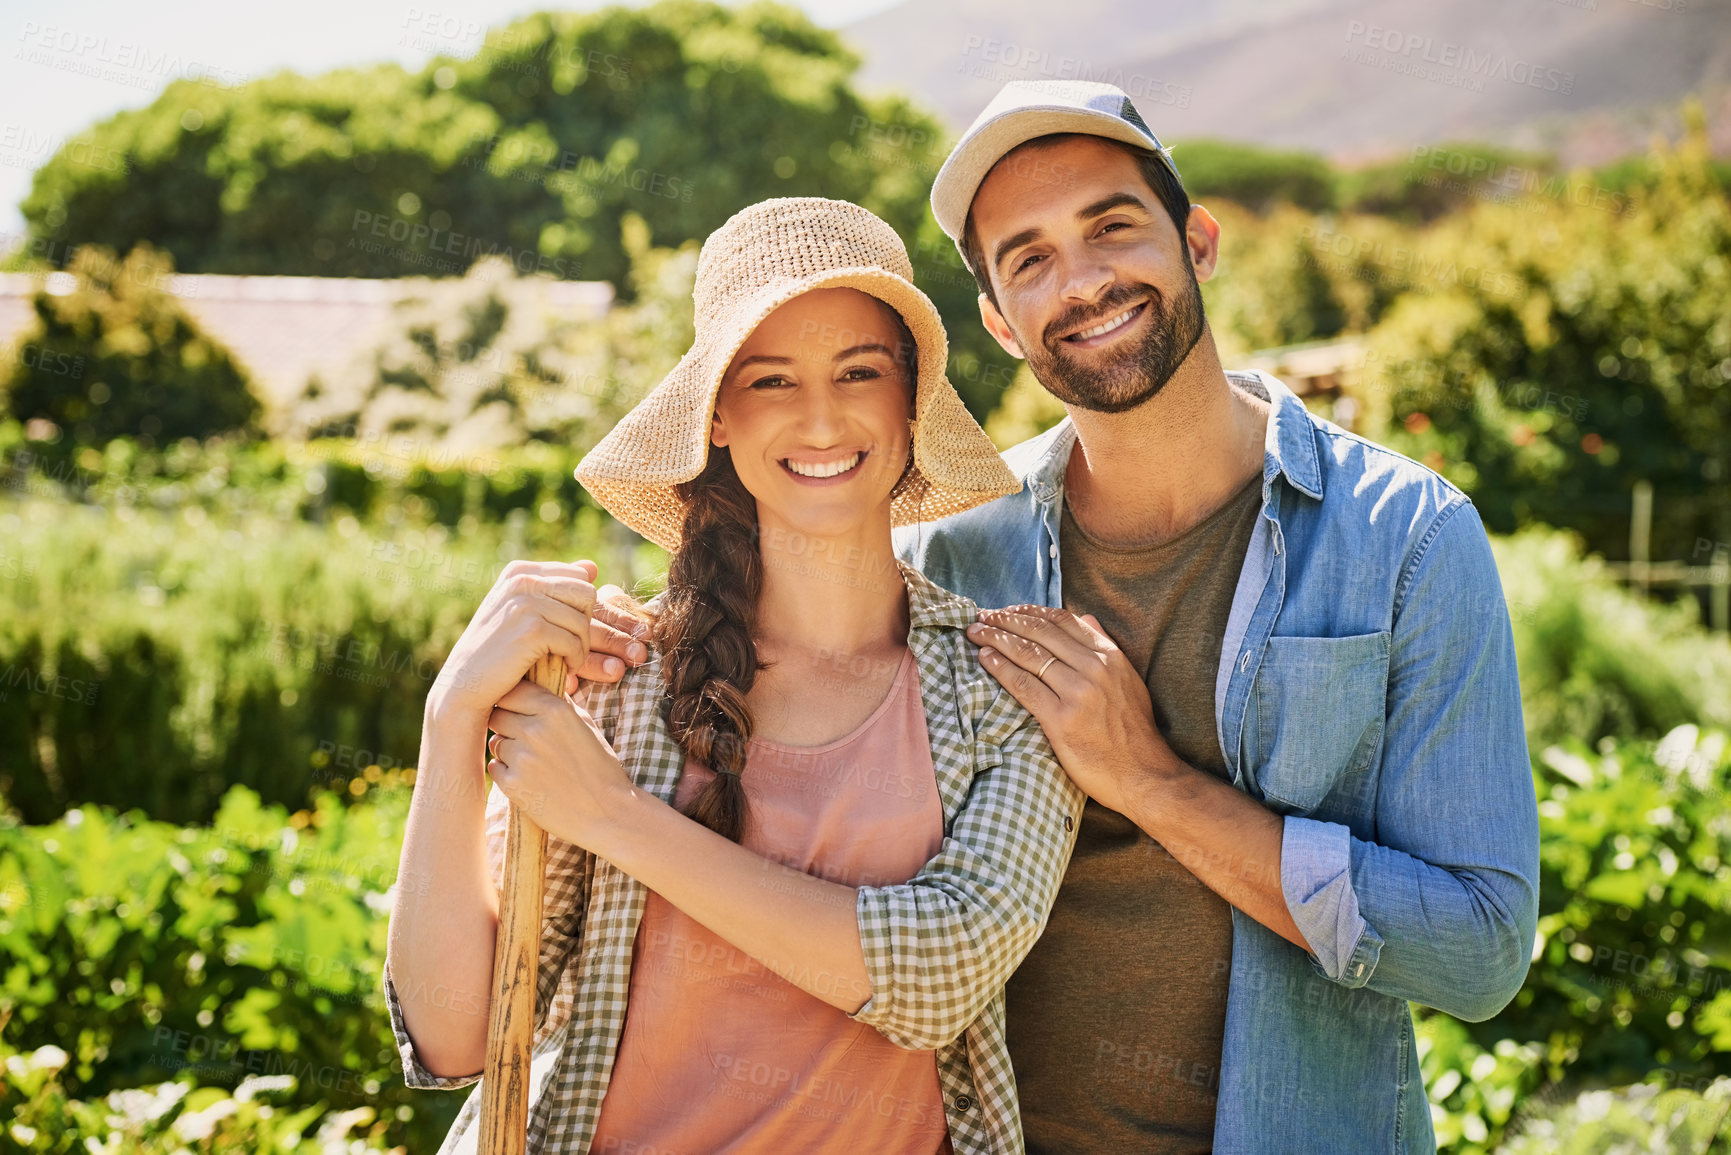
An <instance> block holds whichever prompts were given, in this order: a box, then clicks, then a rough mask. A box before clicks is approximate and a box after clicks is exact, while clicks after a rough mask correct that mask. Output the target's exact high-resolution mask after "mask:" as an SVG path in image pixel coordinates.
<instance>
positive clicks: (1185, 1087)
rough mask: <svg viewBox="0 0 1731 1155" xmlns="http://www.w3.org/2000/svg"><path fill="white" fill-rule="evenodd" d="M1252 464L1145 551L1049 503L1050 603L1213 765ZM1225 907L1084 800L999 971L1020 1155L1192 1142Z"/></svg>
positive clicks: (1208, 1094)
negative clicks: (1055, 545) (1104, 638)
mask: <svg viewBox="0 0 1731 1155" xmlns="http://www.w3.org/2000/svg"><path fill="white" fill-rule="evenodd" d="M1261 496H1262V478H1261V476H1260V475H1258V476H1256V477H1254V478H1252V479H1251V480H1250V482H1249V483H1247V484H1246V485H1245V486H1244V488H1243V489H1241V490H1239V492H1238V493H1236V494H1234V495H1233V496H1232V497H1231V498H1229V499H1227V501H1226V503H1225V504H1224V505H1222V506H1221V507H1220V508H1219V509H1217V510H1215V511H1214V512H1213V513H1211V514H1209V515H1208V516H1207V517H1206V518H1204V519H1203V520H1202V521H1201V522H1199V523H1198V524H1196V525H1195V526H1192V527H1191V528H1190V529H1188V530H1186V531H1185V532H1184V533H1182V534H1180V535H1179V536H1177V537H1175V538H1172V539H1170V540H1168V541H1164V542H1161V543H1159V544H1158V545H1154V546H1151V547H1147V548H1137V549H1117V548H1113V547H1110V546H1106V545H1102V544H1100V543H1098V542H1095V541H1092V540H1090V539H1089V538H1088V537H1087V536H1086V535H1085V534H1084V533H1083V531H1082V529H1081V527H1080V526H1079V525H1078V524H1077V523H1076V520H1075V518H1074V517H1072V516H1071V513H1070V509H1069V505H1068V503H1066V504H1065V508H1064V515H1063V523H1062V526H1061V529H1060V537H1059V550H1060V556H1061V557H1062V558H1063V589H1064V605H1065V607H1066V608H1068V609H1071V610H1073V611H1075V612H1077V613H1091V614H1093V615H1094V616H1095V618H1097V619H1098V620H1099V622H1100V625H1101V626H1102V627H1104V628H1105V630H1106V632H1107V633H1108V634H1109V635H1111V637H1112V639H1113V640H1114V641H1115V642H1117V643H1118V646H1119V647H1120V648H1121V649H1122V650H1123V651H1124V653H1125V654H1126V656H1128V657H1129V659H1130V662H1131V664H1132V665H1134V666H1135V667H1136V669H1138V670H1140V671H1142V673H1143V676H1144V679H1145V680H1146V682H1147V684H1148V690H1149V695H1150V697H1151V698H1152V699H1153V702H1154V721H1155V724H1156V725H1157V726H1158V727H1159V729H1160V732H1161V734H1162V735H1164V736H1165V738H1166V741H1167V742H1168V743H1169V744H1170V745H1171V747H1172V750H1173V752H1174V753H1176V754H1177V755H1178V757H1180V758H1182V759H1183V760H1184V761H1185V762H1187V763H1188V764H1190V765H1191V766H1194V767H1196V768H1198V769H1200V770H1203V771H1205V772H1207V773H1209V774H1213V775H1215V776H1216V777H1219V778H1225V777H1226V767H1225V764H1224V761H1223V759H1222V757H1221V753H1220V741H1219V738H1218V736H1217V732H1216V729H1215V723H1214V681H1215V672H1216V671H1217V670H1218V668H1219V664H1220V647H1221V639H1222V637H1223V636H1224V635H1225V632H1226V619H1227V617H1228V615H1229V614H1230V612H1231V608H1232V595H1233V592H1234V590H1235V589H1236V588H1237V584H1238V574H1239V570H1240V569H1241V568H1242V566H1243V562H1244V552H1245V549H1246V547H1247V546H1248V545H1249V542H1250V533H1251V530H1252V529H1253V528H1254V526H1255V523H1256V517H1257V514H1258V513H1259V511H1260V509H1261ZM1231 963H1232V915H1231V908H1230V907H1229V906H1228V905H1227V904H1226V901H1225V900H1224V899H1222V898H1221V897H1220V896H1219V895H1217V894H1215V893H1214V892H1213V891H1212V890H1209V889H1208V888H1207V887H1205V886H1203V885H1202V883H1201V882H1199V881H1198V880H1197V879H1196V876H1195V875H1193V874H1191V873H1190V871H1188V870H1187V869H1185V868H1184V866H1183V865H1182V864H1181V863H1179V862H1178V860H1177V859H1175V858H1174V857H1173V856H1172V855H1171V854H1169V853H1167V851H1166V850H1165V848H1164V847H1162V846H1161V845H1160V844H1159V843H1158V842H1155V841H1154V840H1153V839H1152V838H1150V837H1148V835H1146V834H1144V833H1143V832H1142V831H1141V830H1140V829H1139V828H1138V827H1136V826H1135V825H1134V824H1133V823H1132V822H1131V821H1130V820H1129V819H1127V818H1125V817H1124V816H1123V815H1121V814H1119V813H1117V812H1116V811H1113V810H1108V809H1107V808H1105V807H1104V806H1101V805H1100V804H1099V803H1098V802H1095V801H1093V800H1092V799H1090V800H1089V801H1088V805H1087V809H1086V810H1085V811H1084V813H1083V816H1082V828H1081V830H1080V831H1079V832H1078V834H1077V839H1076V852H1075V856H1074V857H1073V858H1072V859H1071V861H1070V868H1069V870H1068V872H1067V873H1066V874H1065V876H1064V884H1063V887H1062V889H1061V890H1060V891H1059V893H1058V900H1057V903H1056V904H1055V905H1054V907H1053V908H1052V915H1051V920H1050V922H1048V924H1047V926H1046V931H1045V933H1044V934H1043V935H1042V936H1041V937H1040V940H1039V941H1038V942H1037V943H1035V944H1034V949H1033V951H1032V952H1031V953H1029V955H1028V957H1027V960H1026V961H1025V962H1023V963H1022V965H1021V967H1020V968H1019V969H1018V970H1017V971H1016V973H1015V974H1014V975H1013V976H1012V977H1011V979H1010V983H1009V987H1008V991H1007V1005H1006V1010H1005V1018H1006V1026H1007V1029H1008V1036H1009V1044H1010V1057H1011V1059H1012V1061H1013V1062H1014V1064H1015V1071H1016V1083H1017V1087H1018V1089H1019V1093H1020V1096H1021V1102H1022V1118H1023V1125H1024V1127H1025V1129H1026V1131H1027V1139H1028V1151H1029V1152H1030V1153H1031V1155H1045V1153H1048V1152H1050V1153H1057V1152H1079V1151H1101V1152H1128V1151H1135V1152H1197V1151H1208V1150H1209V1149H1210V1148H1211V1146H1212V1143H1213V1137H1214V1106H1215V1098H1216V1095H1217V1093H1218V1089H1219V1082H1220V1054H1221V1043H1222V1039H1223V1037H1224V1033H1225V1026H1226V989H1227V980H1228V977H1229V975H1230V972H1231Z"/></svg>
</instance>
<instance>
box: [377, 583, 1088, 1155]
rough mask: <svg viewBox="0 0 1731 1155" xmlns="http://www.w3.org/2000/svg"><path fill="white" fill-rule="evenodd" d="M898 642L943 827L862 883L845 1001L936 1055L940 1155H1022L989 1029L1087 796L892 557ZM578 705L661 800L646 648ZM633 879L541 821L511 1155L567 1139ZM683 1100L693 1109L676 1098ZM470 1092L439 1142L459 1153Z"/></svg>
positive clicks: (948, 619)
mask: <svg viewBox="0 0 1731 1155" xmlns="http://www.w3.org/2000/svg"><path fill="white" fill-rule="evenodd" d="M897 564H898V565H899V566H900V567H901V571H902V576H903V578H904V579H905V581H906V583H907V590H908V610H909V630H908V646H909V648H910V649H912V651H913V655H914V662H915V665H916V667H917V668H918V670H919V677H920V696H921V700H922V701H923V703H924V705H925V711H926V728H927V732H928V735H929V736H930V739H931V745H932V763H933V765H934V767H935V768H936V774H937V785H938V794H939V797H940V799H941V801H942V804H943V814H944V841H943V845H942V847H941V848H940V849H939V851H938V854H937V857H935V858H933V859H932V860H931V861H930V862H928V863H926V865H925V866H924V867H922V868H921V870H920V872H919V873H918V874H916V875H915V876H914V877H913V878H911V879H909V880H908V881H907V882H905V883H902V884H900V885H896V886H867V887H862V888H860V891H859V901H858V905H857V912H858V917H859V931H860V943H861V945H862V946H863V947H864V951H865V960H866V968H867V970H868V972H869V974H870V976H871V986H872V997H871V999H870V1000H869V1001H868V1002H867V1003H866V1004H865V1005H864V1006H863V1007H861V1008H860V1009H859V1011H858V1012H857V1013H856V1014H855V1015H854V1016H853V1017H854V1018H855V1019H857V1020H858V1021H860V1022H862V1023H866V1024H868V1025H870V1026H872V1027H875V1028H876V1029H877V1030H878V1031H880V1032H881V1033H882V1034H883V1035H884V1037H885V1038H887V1039H889V1040H890V1041H891V1042H893V1043H895V1044H896V1045H897V1046H901V1047H906V1048H909V1049H911V1050H932V1051H936V1052H937V1064H938V1081H939V1084H940V1086H941V1088H942V1091H943V1098H944V1108H945V1114H946V1116H947V1118H948V1121H949V1129H950V1137H951V1141H952V1142H953V1144H954V1145H955V1149H956V1151H957V1153H958V1155H987V1153H989V1152H990V1153H1004V1152H1021V1151H1022V1150H1023V1142H1022V1125H1021V1118H1020V1115H1019V1112H1018V1109H1017V1102H1016V1080H1015V1075H1014V1074H1013V1072H1012V1071H1011V1069H1010V1055H1009V1050H1008V1048H1007V1046H1006V1044H1005V1040H1004V983H1005V981H1006V980H1007V979H1008V978H1009V977H1010V973H1011V972H1012V971H1013V970H1015V968H1016V967H1017V965H1018V964H1020V963H1021V961H1022V959H1023V957H1024V956H1026V955H1027V953H1028V950H1029V949H1030V948H1031V947H1032V946H1033V945H1034V940H1035V939H1036V938H1038V937H1039V935H1040V932H1041V931H1042V930H1043V929H1044V928H1045V925H1046V916H1047V914H1048V913H1049V912H1050V910H1051V907H1052V902H1053V900H1054V899H1055V898H1056V897H1057V894H1058V885H1059V883H1060V882H1061V881H1062V879H1063V876H1064V868H1065V866H1066V865H1067V864H1068V863H1069V859H1070V852H1071V850H1072V849H1073V848H1074V846H1075V841H1076V827H1077V826H1078V825H1079V824H1080V822H1081V817H1082V805H1083V803H1084V802H1085V801H1086V798H1085V796H1084V795H1083V793H1082V792H1081V790H1079V789H1078V788H1077V787H1076V786H1075V785H1073V784H1072V783H1071V782H1070V780H1069V778H1068V777H1067V776H1066V775H1065V774H1064V771H1063V769H1062V768H1061V767H1060V766H1059V765H1058V760H1057V758H1056V757H1055V756H1054V755H1053V753H1052V747H1051V745H1050V744H1049V743H1048V742H1047V740H1046V736H1045V734H1044V733H1043V732H1042V731H1041V730H1040V727H1039V725H1038V723H1036V722H1035V721H1034V719H1033V717H1032V715H1030V714H1029V713H1028V712H1027V711H1026V710H1025V709H1023V708H1022V706H1021V705H1020V704H1019V703H1018V702H1017V701H1016V700H1015V699H1014V698H1012V697H1011V696H1010V694H1009V693H1008V691H1006V690H1004V689H1002V688H1001V687H1000V686H999V685H998V683H997V682H996V681H995V680H993V678H992V677H991V676H990V675H989V674H987V673H986V672H985V671H984V670H983V669H981V667H980V664H979V662H978V660H977V659H976V658H975V653H976V651H975V649H974V647H973V644H972V643H970V642H969V641H968V640H967V637H966V635H965V634H964V633H963V631H964V629H965V628H966V627H967V625H968V624H969V623H970V622H972V621H973V620H974V613H975V606H974V603H973V602H971V601H969V600H968V599H966V598H963V597H960V596H958V595H956V594H953V593H950V592H949V591H948V590H945V589H942V588H940V587H939V586H936V585H934V584H933V583H932V582H931V581H929V580H928V579H927V578H926V577H925V576H924V575H922V574H921V573H920V572H919V571H917V570H915V569H912V568H910V567H908V566H907V565H905V564H903V563H900V562H898V563H897ZM588 693H589V698H588V708H589V711H590V713H591V714H592V715H593V717H594V718H595V721H596V723H597V725H599V726H600V728H601V732H602V734H603V735H604V736H605V737H606V738H607V740H608V742H610V743H611V744H612V746H613V748H614V749H615V750H616V751H618V753H619V758H620V761H621V762H622V763H623V764H624V766H625V769H626V771H627V772H628V773H629V774H630V775H631V777H632V778H633V779H634V780H635V781H636V782H637V784H638V785H640V786H642V787H643V788H645V789H647V790H650V791H652V792H654V793H655V794H656V796H658V797H660V798H661V799H663V800H665V801H668V802H671V801H672V799H673V795H674V790H675V789H676V788H677V786H678V785H679V776H680V773H681V770H682V768H683V766H684V755H683V753H682V752H681V750H680V748H679V746H678V744H677V743H676V742H674V740H673V739H672V737H671V736H670V735H669V734H668V732H667V730H666V727H665V725H664V723H663V721H662V719H661V702H662V698H663V693H662V680H661V670H660V663H659V660H658V657H657V656H655V655H651V658H650V660H649V661H648V662H646V663H644V664H643V665H642V666H639V667H637V668H636V669H634V670H631V671H629V672H627V674H626V676H625V678H624V680H623V681H621V682H620V683H619V684H617V685H604V684H599V683H597V684H594V685H591V686H590V687H589V691H588ZM508 816H509V808H508V806H507V804H506V801H505V798H504V796H503V795H502V794H501V793H500V792H499V791H498V790H496V789H495V790H492V791H490V793H489V794H488V798H487V855H488V860H489V862H490V863H491V866H492V870H493V881H494V883H495V885H500V884H501V880H502V879H503V877H504V856H505V832H506V826H507V819H508ZM648 893H649V892H648V889H647V888H646V887H644V886H643V885H642V884H641V883H639V882H637V881H636V880H635V879H633V878H630V877H629V876H627V875H625V874H623V873H621V872H620V871H619V870H618V869H616V868H615V867H614V866H613V865H612V864H610V863H608V862H606V861H604V860H600V859H597V858H596V857H595V856H594V855H592V854H589V853H588V852H586V851H583V850H579V849H577V848H576V847H574V846H572V845H571V844H570V843H567V842H563V841H561V840H559V839H557V838H554V837H553V836H551V835H549V836H548V838H547V870H546V886H545V895H544V907H543V921H542V926H541V963H540V974H539V978H538V981H537V984H536V985H537V991H536V1002H535V1045H534V1057H533V1061H532V1064H531V1066H532V1073H531V1087H530V1095H531V1106H530V1110H529V1141H528V1150H529V1152H530V1153H531V1155H540V1153H549V1155H551V1153H555V1152H557V1153H561V1155H563V1153H566V1152H585V1151H587V1150H588V1148H589V1144H590V1141H591V1139H592V1138H593V1137H594V1134H595V1122H596V1118H597V1116H598V1115H599V1113H600V1110H601V1100H602V1098H603V1097H604V1096H605V1095H606V1093H607V1081H608V1078H609V1076H610V1075H611V1073H612V1070H613V1058H614V1055H615V1054H616V1053H617V1051H618V1048H619V1037H620V1034H621V1032H622V1031H623V1029H624V1025H625V1005H626V1000H627V998H628V997H629V995H630V987H631V961H632V951H633V947H634V945H635V943H636V938H637V925H638V922H639V921H640V920H641V919H642V917H643V908H644V903H645V900H646V899H647V896H648ZM384 988H385V999H386V1002H387V1004H388V1006H389V1009H390V1015H391V1028H392V1030H393V1031H394V1032H395V1033H396V1038H397V1049H398V1052H399V1053H400V1055H401V1057H402V1062H403V1072H404V1077H405V1080H406V1082H407V1084H408V1085H409V1086H410V1087H415V1088H437V1089H447V1090H449V1089H455V1088H458V1087H467V1086H469V1085H470V1084H473V1083H478V1082H479V1081H480V1079H481V1076H480V1075H479V1074H474V1075H464V1076H459V1077H453V1078H441V1077H439V1076H437V1075H433V1074H430V1073H429V1072H428V1071H427V1070H426V1068H424V1067H423V1066H422V1065H421V1063H420V1059H419V1057H418V1056H417V1055H416V1053H415V1047H414V1044H413V1043H412V1042H411V1041H410V1039H409V1035H408V1031H407V1029H406V1028H405V1027H404V1024H403V1014H402V1008H401V1005H400V1004H399V1002H398V999H397V992H396V989H395V987H394V985H393V983H392V980H391V974H390V967H389V963H388V962H387V964H386V966H385V971H384ZM694 1109H700V1108H697V1107H696V1106H695V1105H694ZM480 1111H481V1090H480V1088H479V1087H477V1088H476V1089H475V1091H474V1092H473V1093H472V1094H471V1095H470V1096H469V1099H468V1101H467V1102H466V1103H464V1104H463V1108H462V1111H461V1113H460V1114H459V1115H458V1116H457V1118H456V1121H455V1122H454V1123H453V1124H452V1126H451V1130H450V1133H449V1134H448V1135H447V1136H446V1137H445V1142H444V1143H443V1145H441V1147H440V1148H439V1155H454V1153H455V1152H459V1151H473V1150H474V1149H475V1144H476V1133H477V1132H478V1131H479V1130H480V1128H479V1126H478V1120H479V1116H480Z"/></svg>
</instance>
